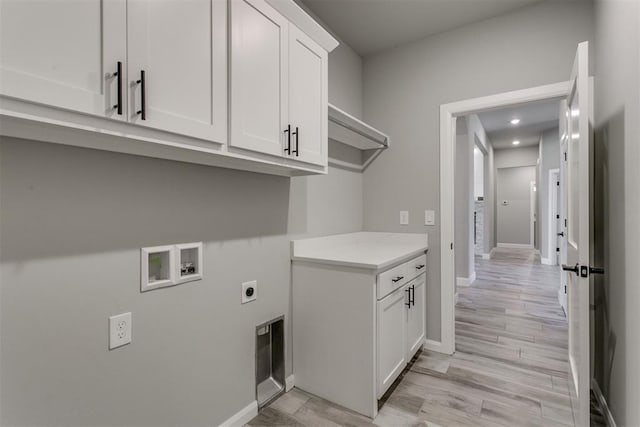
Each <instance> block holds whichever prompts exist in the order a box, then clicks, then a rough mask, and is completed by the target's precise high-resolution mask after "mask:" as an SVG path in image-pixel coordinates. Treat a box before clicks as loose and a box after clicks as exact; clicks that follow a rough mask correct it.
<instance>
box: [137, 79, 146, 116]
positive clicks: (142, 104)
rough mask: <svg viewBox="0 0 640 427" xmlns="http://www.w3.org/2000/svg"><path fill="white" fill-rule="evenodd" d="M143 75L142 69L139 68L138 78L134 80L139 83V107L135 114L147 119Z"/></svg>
mask: <svg viewBox="0 0 640 427" xmlns="http://www.w3.org/2000/svg"><path fill="white" fill-rule="evenodd" d="M144 77H145V75H144V70H141V71H140V80H136V83H138V84H139V85H140V109H139V110H138V111H136V114H137V115H139V116H140V118H141V119H142V120H147V97H146V87H145V83H144Z"/></svg>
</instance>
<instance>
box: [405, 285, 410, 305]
mask: <svg viewBox="0 0 640 427" xmlns="http://www.w3.org/2000/svg"><path fill="white" fill-rule="evenodd" d="M404 291H405V292H406V293H407V301H409V302H405V303H404V305H406V306H407V307H409V308H411V288H407V289H405V290H404Z"/></svg>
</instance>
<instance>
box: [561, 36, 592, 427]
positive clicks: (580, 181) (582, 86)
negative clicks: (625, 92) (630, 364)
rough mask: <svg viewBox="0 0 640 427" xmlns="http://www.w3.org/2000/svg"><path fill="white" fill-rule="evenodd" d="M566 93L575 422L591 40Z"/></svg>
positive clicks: (585, 395)
mask: <svg viewBox="0 0 640 427" xmlns="http://www.w3.org/2000/svg"><path fill="white" fill-rule="evenodd" d="M570 82H571V86H570V91H569V97H568V99H567V104H568V107H569V108H568V112H569V121H568V123H569V126H568V132H567V133H568V135H569V142H568V152H567V159H568V165H567V178H568V180H567V192H568V205H567V208H568V211H567V214H568V216H567V226H568V235H567V265H565V266H563V269H565V271H567V269H574V271H571V272H570V274H568V278H567V279H568V280H567V285H568V286H567V296H568V302H567V304H568V321H569V365H570V372H569V374H570V384H569V389H570V390H569V391H570V394H571V403H572V408H573V416H574V422H575V424H576V425H577V426H583V425H589V412H590V411H589V390H590V376H589V276H590V271H589V270H590V257H589V251H590V245H591V238H592V236H591V232H590V226H591V225H590V214H589V213H590V209H591V205H590V202H589V191H590V166H589V164H590V163H589V160H590V159H589V158H590V149H591V129H590V114H591V102H592V101H591V94H590V93H589V61H588V43H587V42H583V43H580V45H578V52H577V55H576V59H575V62H574V65H573V71H572V72H571V79H570Z"/></svg>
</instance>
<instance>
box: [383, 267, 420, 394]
mask: <svg viewBox="0 0 640 427" xmlns="http://www.w3.org/2000/svg"><path fill="white" fill-rule="evenodd" d="M425 276H426V275H425V274H421V275H420V276H418V277H417V278H415V279H414V280H412V281H411V282H409V283H408V284H406V285H405V286H403V287H400V288H398V289H396V290H395V291H393V292H392V293H391V294H389V295H387V296H386V297H384V298H383V299H382V300H380V301H378V303H377V309H378V310H377V318H378V325H377V338H378V339H377V343H378V349H377V352H378V359H377V360H378V366H377V378H378V383H377V390H376V394H377V398H378V399H380V398H381V397H382V395H383V394H384V393H385V392H386V391H387V390H388V389H389V386H390V385H391V384H393V382H394V381H395V380H396V378H398V376H399V375H400V373H401V372H402V370H403V369H404V368H405V366H406V364H407V363H409V361H410V360H411V358H412V357H413V356H414V355H415V354H416V352H417V351H418V350H419V349H420V347H421V346H422V343H423V342H424V338H425V327H426V325H425Z"/></svg>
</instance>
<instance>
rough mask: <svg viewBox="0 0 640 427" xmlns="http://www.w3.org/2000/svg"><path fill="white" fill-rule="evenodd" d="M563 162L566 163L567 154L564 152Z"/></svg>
mask: <svg viewBox="0 0 640 427" xmlns="http://www.w3.org/2000/svg"><path fill="white" fill-rule="evenodd" d="M564 161H565V162H566V161H567V152H566V151H565V152H564Z"/></svg>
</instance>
